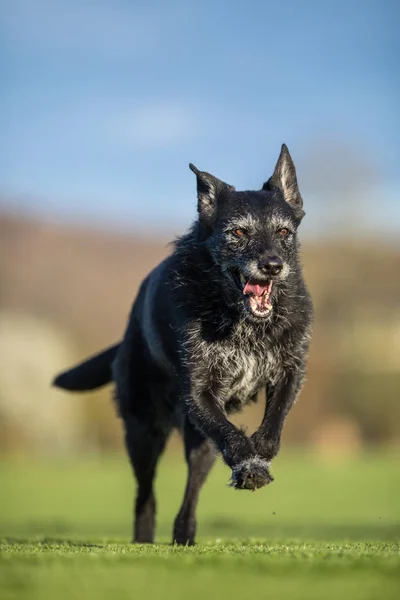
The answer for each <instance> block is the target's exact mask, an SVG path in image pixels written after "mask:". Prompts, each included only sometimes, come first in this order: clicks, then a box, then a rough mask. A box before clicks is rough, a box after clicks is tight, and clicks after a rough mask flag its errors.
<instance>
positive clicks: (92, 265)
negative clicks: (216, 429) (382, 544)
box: [0, 215, 400, 454]
mask: <svg viewBox="0 0 400 600" xmlns="http://www.w3.org/2000/svg"><path fill="white" fill-rule="evenodd" d="M344 239H346V238H344ZM344 239H340V240H337V241H332V240H325V241H324V240H318V241H314V242H311V241H309V242H308V243H307V244H305V245H304V247H303V263H304V268H305V276H306V279H307V282H308V284H309V287H310V290H311V293H312V296H313V299H314V303H315V308H316V320H315V327H314V335H313V341H312V346H311V353H310V360H309V370H308V378H307V383H306V386H305V389H304V391H303V393H302V395H301V397H300V400H299V402H298V403H297V404H296V406H295V407H294V409H293V411H292V413H291V415H290V417H289V419H288V423H287V426H286V429H285V443H286V444H289V443H293V444H309V445H314V446H315V447H317V448H320V449H321V450H328V451H329V449H331V448H332V449H334V450H335V452H337V451H338V450H342V451H346V452H348V451H353V450H355V449H358V448H360V447H361V446H363V445H364V444H395V443H398V441H399V439H400V403H399V396H400V393H399V392H400V364H399V360H398V359H399V355H400V277H399V273H400V249H399V248H398V247H397V246H395V245H386V246H385V245H382V243H379V244H376V243H375V242H374V240H373V239H368V238H365V237H355V238H354V239H352V241H351V243H348V242H347V243H345V242H344ZM167 242H168V240H159V239H144V238H143V239H139V240H138V239H137V237H136V238H135V240H132V239H129V238H128V237H124V236H118V235H116V234H110V233H104V232H99V231H93V230H85V229H83V228H79V229H78V228H71V227H59V226H56V225H54V224H44V223H38V222H35V221H29V220H27V219H22V218H16V217H12V216H9V215H8V216H7V215H3V216H2V217H1V218H0V282H1V286H0V331H1V335H0V362H1V365H2V366H1V375H0V450H1V451H2V452H21V451H29V452H31V451H38V452H44V453H50V454H55V453H65V452H74V451H86V450H87V451H92V450H102V451H109V450H113V449H115V448H119V447H120V446H121V443H122V441H121V440H122V438H121V432H120V426H119V422H118V420H117V418H116V416H115V412H114V407H113V403H112V401H111V392H110V389H104V390H102V391H101V392H98V393H93V394H88V395H82V396H79V395H77V396H74V395H69V394H66V393H65V394H64V393H63V392H60V391H56V390H54V389H52V388H51V387H50V381H51V378H52V376H53V375H54V373H56V372H57V371H58V370H59V369H63V368H65V367H67V366H69V365H70V364H72V363H74V362H76V361H78V360H80V359H81V358H83V357H85V356H86V355H87V354H89V353H91V352H95V351H97V350H98V349H100V348H101V347H103V346H105V345H107V344H109V343H111V342H113V341H115V340H117V339H119V338H120V337H121V335H122V332H123V330H124V327H125V323H126V319H127V316H128V312H129V309H130V305H131V302H132V299H133V297H134V295H135V293H136V291H137V288H138V285H139V283H140V280H141V278H142V277H143V276H144V275H145V274H146V273H147V272H148V271H149V269H151V268H152V267H153V266H154V265H155V264H156V263H157V262H158V261H159V260H160V259H161V258H163V256H165V255H166V253H167V251H168V249H167ZM371 248H373V252H372V251H371ZM262 410H263V406H262V403H258V404H257V405H256V406H255V407H254V408H252V409H251V410H250V411H248V413H247V414H245V415H244V416H241V417H240V421H241V422H245V423H247V424H248V426H249V429H252V428H254V427H255V426H256V424H257V423H258V421H259V420H260V418H261V413H262Z"/></svg>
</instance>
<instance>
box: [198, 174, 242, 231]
mask: <svg viewBox="0 0 400 600" xmlns="http://www.w3.org/2000/svg"><path fill="white" fill-rule="evenodd" d="M189 168H190V170H191V171H193V173H194V174H195V175H196V179H197V210H198V213H199V218H200V221H202V222H203V223H204V224H207V225H210V224H211V223H212V221H213V218H214V216H215V211H216V208H217V201H218V197H219V196H220V195H222V194H224V193H226V192H234V191H235V188H234V187H233V186H232V185H228V184H227V183H225V182H224V181H221V180H220V179H217V177H214V175H211V174H210V173H206V172H205V171H199V170H198V169H197V167H195V166H194V165H193V164H192V163H190V164H189Z"/></svg>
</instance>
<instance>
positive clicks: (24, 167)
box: [0, 0, 400, 230]
mask: <svg viewBox="0 0 400 600" xmlns="http://www.w3.org/2000/svg"><path fill="white" fill-rule="evenodd" d="M0 11H1V14H0V17H1V18H0V39H1V48H0V50H1V53H0V55H1V59H0V69H1V73H2V75H1V80H2V82H3V84H2V87H3V91H2V93H1V95H0V126H1V131H2V142H1V144H0V194H1V196H2V200H1V202H2V203H7V204H8V206H9V207H11V208H14V209H20V210H24V211H27V212H30V213H34V214H37V215H40V216H42V217H43V218H45V217H49V216H50V217H51V218H60V219H64V220H68V221H83V222H85V221H91V220H95V221H96V222H97V223H99V224H105V225H115V226H118V225H122V226H124V227H127V228H128V229H130V230H132V229H134V228H135V227H138V226H145V225H146V224H148V223H149V222H151V223H154V224H155V226H157V227H163V226H164V227H168V228H169V229H170V228H171V227H172V228H177V229H180V228H181V226H182V225H185V224H187V223H188V222H190V219H191V218H192V217H193V216H194V211H195V193H194V192H195V182H194V178H193V174H192V173H191V172H190V171H189V169H188V166H187V165H188V163H189V162H190V161H191V162H194V163H195V164H196V165H197V166H198V167H199V168H200V169H204V170H208V171H211V172H212V173H214V174H215V175H217V176H218V177H221V178H222V179H225V180H226V181H228V182H229V183H232V184H233V185H235V186H236V187H237V188H238V189H244V188H254V187H257V186H259V185H260V184H261V183H262V181H263V180H264V179H266V178H267V177H268V176H269V175H270V174H271V171H272V169H273V166H274V163H275V161H276V158H277V156H278V153H279V149H280V145H281V143H282V142H286V143H287V144H288V146H289V149H290V151H291V153H292V156H293V158H294V159H295V162H296V163H297V165H298V175H299V180H300V183H302V182H303V184H302V192H303V196H304V197H305V202H306V203H307V201H308V202H309V208H308V213H309V214H310V215H311V220H310V221H309V223H310V225H309V227H314V226H315V224H316V223H319V222H320V220H319V219H325V221H326V222H329V211H330V207H331V206H332V202H333V203H334V202H335V200H334V198H335V194H338V195H339V196H341V197H342V199H344V200H343V202H345V201H347V200H346V198H348V189H347V188H346V189H344V188H343V184H340V183H339V182H340V180H342V177H341V173H342V171H343V170H344V171H346V170H347V171H346V172H347V175H346V177H347V178H350V179H351V173H352V172H353V171H354V172H355V171H357V169H358V170H360V169H361V172H362V173H366V177H365V179H364V177H361V179H362V181H360V182H359V185H358V187H357V194H358V196H360V198H363V197H364V195H365V197H366V198H368V202H367V204H368V206H369V211H370V213H369V214H370V217H368V218H367V221H368V222H369V227H379V226H386V223H388V222H390V227H393V226H394V227H398V226H399V225H400V193H399V191H400V169H399V160H400V159H399V157H400V135H399V134H400V123H399V109H398V106H400V98H399V90H400V69H399V62H400V36H399V35H398V23H399V19H400V4H399V3H398V2H397V1H396V0H393V1H385V0H377V1H375V0H374V1H372V0H333V1H331V0H319V1H317V0H286V1H285V2H277V1H276V0H274V1H273V2H269V1H268V0H264V1H249V0H248V1H247V2H243V1H236V0H232V1H230V2H228V1H224V2H222V1H219V0H215V1H210V0H205V1H203V2H196V3H195V2H187V1H186V2H183V1H175V0H169V1H168V2H167V1H160V0H158V1H148V2H140V3H139V2H135V1H134V0H130V1H128V0H113V1H111V0H109V1H104V0H35V1H32V0H0ZM332 148H333V150H332ZM342 150H343V151H342ZM332 156H334V160H333V162H331V161H332ZM353 162H354V167H353ZM314 174H315V175H316V177H315V178H314ZM321 180H322V181H321ZM331 180H333V183H332V189H331V190H330V191H331V193H330V194H329V193H327V194H325V192H326V190H325V189H324V181H325V182H329V181H331ZM336 182H338V184H337V186H336ZM341 185H342V187H341ZM325 187H326V186H325ZM328 191H329V190H328ZM377 199H378V202H374V200H377ZM324 201H325V202H324ZM312 215H314V217H312Z"/></svg>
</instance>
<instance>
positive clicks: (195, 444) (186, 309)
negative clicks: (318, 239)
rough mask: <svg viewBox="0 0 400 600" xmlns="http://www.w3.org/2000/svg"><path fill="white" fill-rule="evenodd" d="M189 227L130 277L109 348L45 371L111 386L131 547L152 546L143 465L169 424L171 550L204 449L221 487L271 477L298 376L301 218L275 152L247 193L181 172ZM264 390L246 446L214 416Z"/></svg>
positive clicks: (190, 532) (302, 314) (187, 524)
mask: <svg viewBox="0 0 400 600" xmlns="http://www.w3.org/2000/svg"><path fill="white" fill-rule="evenodd" d="M190 168H191V170H192V171H193V172H194V173H195V174H196V177H197V194H198V213H199V217H198V220H197V221H196V222H195V224H194V225H193V227H192V228H191V230H190V231H189V232H188V233H187V234H186V235H184V236H183V237H182V238H180V239H179V240H178V241H177V243H176V244H175V249H174V252H173V253H172V255H171V256H169V257H168V258H167V259H166V260H164V261H163V262H162V263H161V264H160V265H159V266H158V267H156V268H155V269H154V271H152V272H151V273H150V275H149V276H148V277H147V278H146V279H145V280H144V281H143V283H142V285H141V288H140V291H139V293H138V296H137V298H136V300H135V302H134V305H133V309H132V312H131V315H130V319H129V324H128V327H127V330H126V333H125V337H124V339H123V341H122V342H121V344H117V345H115V346H112V347H111V348H109V349H107V350H105V351H104V352H102V353H100V354H98V355H97V356H94V357H93V358H91V359H89V360H87V361H85V362H83V363H81V364H80V365H78V366H76V367H75V368H73V369H71V370H69V371H66V372H64V373H62V374H61V375H59V376H58V377H57V378H56V379H55V381H54V384H55V385H56V386H58V387H61V388H64V389H67V390H88V389H94V388H97V387H100V386H101V385H104V384H105V383H108V382H110V381H111V380H113V381H114V382H115V385H116V402H117V405H118V410H119V414H120V416H121V417H122V420H123V422H124V427H125V439H126V446H127V450H128V453H129V456H130V460H131V462H132V466H133V469H134V472H135V475H136V479H137V483H138V491H137V498H136V508H135V514H136V519H135V532H134V541H136V542H153V540H154V526H155V497H154V489H153V480H154V476H155V472H156V467H157V462H158V460H159V458H160V455H161V453H162V452H163V450H164V447H165V443H166V441H167V439H168V436H169V434H170V432H171V430H172V429H173V428H174V427H177V428H179V429H180V430H181V431H183V436H184V442H185V453H186V460H187V463H188V467H189V475H188V480H187V486H186V491H185V495H184V499H183V503H182V506H181V509H180V511H179V513H178V516H177V517H176V520H175V526H174V532H173V540H174V541H175V542H177V543H180V544H193V543H194V538H195V532H196V505H197V501H198V496H199V492H200V489H201V486H202V485H203V483H204V481H205V479H206V477H207V474H208V473H209V471H210V468H211V466H212V464H213V462H214V459H215V447H216V449H217V450H219V451H220V452H221V453H222V456H223V458H224V461H225V462H226V464H227V465H228V466H229V467H230V468H231V469H232V485H233V486H234V487H235V488H239V489H249V490H255V489H257V488H259V487H262V486H264V485H266V484H268V483H270V482H271V481H272V477H271V475H270V472H269V464H270V461H271V459H272V458H274V456H276V455H277V453H278V451H279V445H280V437H281V431H282V427H283V424H284V421H285V418H286V416H287V414H288V412H289V410H290V408H291V406H292V405H293V403H294V401H295V399H296V396H297V395H298V393H299V391H300V388H301V386H302V382H303V379H304V374H305V363H306V358H307V351H308V344H309V340H310V332H311V322H312V304H311V300H310V297H309V294H308V292H307V288H306V286H305V283H304V281H303V277H302V272H301V266H300V262H299V244H298V241H297V234H296V231H297V227H298V225H299V223H300V221H301V219H302V218H303V216H304V212H303V209H302V204H303V203H302V199H301V196H300V193H299V189H298V185H297V179H296V171H295V167H294V164H293V162H292V159H291V157H290V154H289V151H288V149H287V147H286V146H285V145H283V146H282V150H281V154H280V156H279V160H278V163H277V165H276V168H275V171H274V174H273V175H272V177H271V178H270V179H269V180H268V181H267V182H266V183H265V184H264V185H263V187H262V190H261V191H256V192H236V191H235V188H233V187H232V186H230V185H227V184H226V183H224V182H222V181H220V180H219V179H217V178H216V177H214V176H212V175H210V174H209V173H205V172H201V171H198V169H196V167H194V166H193V165H192V164H191V165H190ZM261 389H265V390H266V395H267V403H266V409H265V414H264V418H263V421H262V423H261V426H260V428H259V429H258V430H257V431H256V432H255V433H254V434H253V435H252V436H251V437H248V436H247V435H245V433H244V432H243V431H241V430H240V429H238V428H236V427H235V426H234V425H233V424H232V423H231V422H230V421H229V420H228V418H227V415H228V414H230V413H232V412H233V411H238V410H241V408H242V407H243V406H244V405H245V404H246V403H248V402H251V401H255V400H256V396H257V393H258V392H259V391H260V390H261Z"/></svg>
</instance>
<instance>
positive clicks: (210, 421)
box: [188, 391, 272, 490]
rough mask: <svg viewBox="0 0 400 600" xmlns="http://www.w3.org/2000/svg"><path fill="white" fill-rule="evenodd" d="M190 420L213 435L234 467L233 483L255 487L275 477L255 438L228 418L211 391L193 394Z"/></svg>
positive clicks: (189, 406)
mask: <svg viewBox="0 0 400 600" xmlns="http://www.w3.org/2000/svg"><path fill="white" fill-rule="evenodd" d="M188 413H189V417H190V419H191V421H192V422H193V423H194V424H195V425H196V427H198V429H200V431H201V432H202V433H203V434H204V435H205V436H206V437H208V438H210V439H211V440H212V441H213V442H214V444H215V446H216V447H217V448H218V450H219V451H220V452H221V454H222V456H223V458H224V461H225V462H226V464H227V465H228V466H229V467H230V468H231V469H232V486H233V487H235V488H236V489H248V490H256V489H257V488H260V487H263V486H264V485H267V484H268V483H270V482H271V481H272V477H271V474H270V472H269V469H268V462H267V461H266V460H264V459H263V458H261V457H260V456H258V453H257V452H256V450H255V447H254V444H253V442H252V440H251V439H250V438H249V437H247V436H246V435H245V434H244V433H243V431H241V430H240V429H238V428H237V427H235V426H234V425H233V423H231V422H230V421H228V419H227V418H226V415H225V412H224V409H223V408H221V404H220V403H219V402H218V400H216V399H215V396H214V395H213V394H211V392H209V391H202V392H199V393H196V394H193V395H192V397H191V398H190V401H189V403H188Z"/></svg>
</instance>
